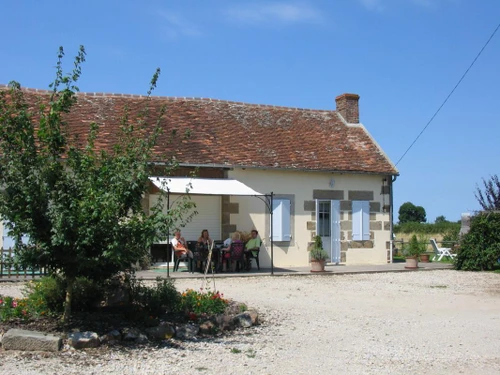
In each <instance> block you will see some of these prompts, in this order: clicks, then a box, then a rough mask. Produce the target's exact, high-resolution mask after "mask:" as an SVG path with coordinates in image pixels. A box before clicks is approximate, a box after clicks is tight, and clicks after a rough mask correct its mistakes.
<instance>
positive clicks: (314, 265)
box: [311, 260, 326, 272]
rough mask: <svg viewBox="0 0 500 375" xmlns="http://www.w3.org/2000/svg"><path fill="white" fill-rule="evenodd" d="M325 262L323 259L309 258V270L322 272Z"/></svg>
mask: <svg viewBox="0 0 500 375" xmlns="http://www.w3.org/2000/svg"><path fill="white" fill-rule="evenodd" d="M325 263H326V262H325V261H324V260H311V272H324V271H325Z"/></svg>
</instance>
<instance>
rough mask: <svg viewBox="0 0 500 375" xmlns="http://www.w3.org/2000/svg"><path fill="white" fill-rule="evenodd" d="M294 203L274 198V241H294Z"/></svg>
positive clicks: (285, 199)
mask: <svg viewBox="0 0 500 375" xmlns="http://www.w3.org/2000/svg"><path fill="white" fill-rule="evenodd" d="M291 207H292V201H291V200H290V199H287V198H273V222H272V225H273V226H272V229H273V230H272V232H271V233H272V236H273V241H282V242H283V241H291V239H292V225H291V223H292V220H291V219H292V218H291Z"/></svg>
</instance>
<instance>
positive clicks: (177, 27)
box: [155, 10, 201, 38]
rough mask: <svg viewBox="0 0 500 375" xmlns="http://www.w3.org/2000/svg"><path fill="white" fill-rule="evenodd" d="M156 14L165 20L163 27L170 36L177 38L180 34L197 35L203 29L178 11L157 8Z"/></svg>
mask: <svg viewBox="0 0 500 375" xmlns="http://www.w3.org/2000/svg"><path fill="white" fill-rule="evenodd" d="M155 14H156V15H157V16H159V17H160V18H161V20H162V21H163V22H164V24H162V25H161V28H162V29H163V30H164V32H165V34H166V36H167V37H169V38H177V37H179V36H191V37H196V36H200V35H201V31H200V30H199V28H198V27H197V26H195V25H194V24H192V23H191V22H189V21H188V20H186V19H185V18H184V17H182V16H181V15H180V14H178V13H174V12H167V11H164V10H157V11H156V12H155Z"/></svg>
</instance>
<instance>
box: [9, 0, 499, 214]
mask: <svg viewBox="0 0 500 375" xmlns="http://www.w3.org/2000/svg"><path fill="white" fill-rule="evenodd" d="M1 9H2V15H3V17H2V25H3V33H2V34H3V37H2V42H1V43H0V55H1V56H2V59H1V60H0V83H8V82H9V81H11V80H17V81H19V82H20V83H21V84H22V85H23V86H26V87H35V88H47V86H48V84H49V83H50V82H51V79H52V78H53V76H54V65H55V61H56V54H57V49H58V47H59V46H64V48H65V50H66V53H67V59H66V66H67V69H70V68H71V63H72V60H71V59H72V56H73V55H75V53H76V51H77V49H78V46H79V45H80V44H83V45H84V46H85V48H86V50H87V62H86V63H85V65H84V70H83V77H82V79H81V81H80V84H79V86H80V89H81V90H82V91H91V92H120V93H130V94H141V93H145V92H146V91H147V86H148V82H149V80H150V78H151V75H152V74H153V72H154V70H155V68H156V67H160V68H161V69H162V76H161V79H160V84H159V87H158V89H157V91H156V95H165V96H194V97H211V98H217V99H227V100H234V101H243V102H248V103H262V104H272V105H281V106H291V107H302V108H316V109H335V104H334V103H335V102H334V98H335V96H337V95H339V94H342V93H344V92H351V93H356V94H359V95H360V96H361V99H360V119H361V122H362V123H363V124H364V125H365V127H366V128H367V129H368V131H369V132H370V133H371V134H372V136H373V137H374V138H375V139H376V140H377V141H378V143H379V144H380V145H381V147H382V148H383V149H384V150H385V152H386V153H387V155H388V156H389V157H390V159H391V160H392V161H393V162H394V163H395V162H396V161H398V160H399V158H400V157H401V156H402V155H403V153H404V152H405V150H406V149H407V147H408V146H409V145H410V144H411V142H412V141H413V140H414V139H415V137H416V136H417V135H418V133H419V132H420V131H421V130H422V128H423V127H424V126H425V124H426V123H427V122H428V120H429V119H430V118H431V116H432V115H433V114H434V112H435V111H436V109H437V108H438V107H439V106H440V105H441V103H442V101H443V100H444V99H445V98H446V96H447V95H448V94H449V92H450V91H451V89H452V88H453V87H454V85H455V84H456V83H457V81H458V80H459V78H460V77H461V76H462V74H463V73H464V71H465V70H466V68H467V67H468V66H469V64H470V63H471V62H472V60H473V59H474V57H475V56H476V54H477V53H478V52H479V50H480V48H481V47H482V46H483V45H484V43H485V42H486V40H487V39H488V37H489V36H490V35H491V33H492V32H493V30H494V29H495V28H496V26H497V25H498V23H499V22H500V17H499V15H500V1H498V0H475V1H472V0H317V1H313V0H309V1H307V0H303V1H294V0H282V1H281V0H276V1H259V0H247V1H236V0H232V1H230V0H219V1H216V0H196V1H195V0H182V1H180V0H179V1H148V0H143V1H127V0H101V1H94V0H86V1H80V2H73V1H67V0H64V1H63V0H51V1H43V2H42V1H39V0H31V1H28V0H17V1H10V2H4V3H3V4H2V6H1ZM499 61H500V31H499V32H498V34H497V35H496V36H495V37H494V38H493V39H492V41H491V42H490V44H489V45H488V47H487V48H486V49H485V51H484V52H483V54H482V55H481V57H480V58H479V59H478V61H477V62H476V64H475V65H474V67H473V68H472V69H471V71H470V72H469V74H468V75H467V77H466V78H465V80H464V81H463V82H462V84H461V85H460V87H459V88H458V89H457V91H456V92H455V94H454V95H453V96H452V97H451V99H450V100H449V102H448V103H447V105H446V106H445V107H444V108H443V109H442V110H441V112H440V113H439V114H438V116H437V117H436V118H435V120H434V121H433V122H432V123H431V124H430V126H429V127H428V128H427V130H426V131H425V132H424V134H423V135H422V136H421V138H420V139H419V141H418V142H417V143H416V144H415V145H414V146H413V148H412V149H411V150H410V151H409V152H408V154H407V155H406V156H405V157H404V159H403V160H402V161H401V162H400V163H399V164H398V165H397V167H398V169H399V171H400V174H401V175H400V176H399V177H398V179H397V180H396V182H395V191H394V203H395V208H396V210H398V209H399V206H400V205H401V204H402V203H404V202H406V201H411V202H412V203H414V204H416V205H420V206H423V207H424V208H425V210H426V212H427V218H428V221H434V219H435V218H436V217H437V216H439V215H445V216H446V218H447V219H449V220H458V219H459V218H460V214H461V213H462V212H466V211H468V210H475V209H478V208H479V206H478V204H477V202H476V199H475V198H474V191H475V187H476V184H480V183H481V179H482V178H483V177H485V178H489V176H490V175H493V174H500V163H499V160H500V157H499V156H500V145H499V140H500V120H499V119H500V105H499V104H500V103H499V101H500V92H499V90H498V87H500V74H498V72H499V70H498V67H499ZM396 220H397V215H396Z"/></svg>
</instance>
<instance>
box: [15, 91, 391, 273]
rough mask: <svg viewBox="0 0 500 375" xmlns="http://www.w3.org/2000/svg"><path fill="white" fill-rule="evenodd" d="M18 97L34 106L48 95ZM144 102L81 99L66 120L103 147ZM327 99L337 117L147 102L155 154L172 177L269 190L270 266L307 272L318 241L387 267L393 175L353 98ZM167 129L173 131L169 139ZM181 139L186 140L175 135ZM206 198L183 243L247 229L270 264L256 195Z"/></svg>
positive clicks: (264, 215)
mask: <svg viewBox="0 0 500 375" xmlns="http://www.w3.org/2000/svg"><path fill="white" fill-rule="evenodd" d="M25 90H26V94H27V96H31V97H33V98H34V99H33V100H35V98H36V97H39V96H43V95H48V92H46V91H42V90H32V89H25ZM144 101H145V97H144V96H137V95H123V94H95V93H79V94H78V101H77V104H76V105H75V107H74V109H73V111H72V112H71V113H70V114H69V116H68V118H67V121H68V124H69V126H70V129H71V132H72V133H74V134H75V135H78V136H79V137H80V139H84V137H85V134H86V133H87V132H88V125H89V123H91V122H93V121H95V122H97V123H98V124H100V125H101V131H100V135H99V137H98V139H97V141H96V145H97V146H98V147H102V148H109V147H111V146H112V145H113V143H114V142H115V140H116V137H117V134H118V127H119V125H120V118H121V116H122V115H123V111H124V108H125V107H127V108H128V109H129V111H130V113H131V114H134V113H138V111H140V110H141V109H142V108H143V107H144ZM335 101H336V109H335V110H312V109H299V108H287V107H275V106H269V105H256V104H247V103H239V102H231V101H224V100H213V99H199V98H170V97H153V98H152V100H151V104H150V116H151V117H152V118H155V115H156V114H157V113H159V111H160V108H161V107H162V106H166V114H165V116H164V118H163V119H162V127H163V128H164V132H163V134H162V136H161V137H160V141H159V143H158V145H157V147H156V149H155V152H156V154H157V155H164V156H163V157H165V158H166V157H170V156H172V157H175V159H176V161H177V162H178V163H179V165H180V168H179V169H178V170H177V171H176V172H175V175H176V176H177V177H182V176H184V177H187V176H190V175H191V173H192V172H193V171H194V170H196V172H197V175H198V177H201V178H210V179H221V180H236V181H238V182H239V183H241V184H243V186H245V185H246V187H247V188H249V189H252V190H253V191H255V192H259V193H262V194H270V193H272V196H273V204H272V211H273V215H272V221H273V223H272V224H273V225H272V226H273V249H274V250H273V264H274V266H278V267H287V266H307V265H308V263H309V261H308V252H307V249H308V246H310V244H311V243H312V240H313V237H314V236H315V235H316V234H319V235H320V236H321V237H322V239H323V244H324V247H325V249H326V250H327V251H328V252H329V253H330V254H331V259H332V262H334V263H345V264H382V263H386V262H388V261H389V259H390V251H389V248H390V246H389V243H390V241H389V240H390V238H391V231H392V224H391V222H392V182H393V179H394V177H395V176H397V175H398V171H397V169H396V167H395V166H394V164H393V163H392V162H391V161H390V160H389V158H388V157H387V156H386V155H385V154H384V152H383V150H382V149H381V148H380V146H379V145H378V144H377V143H376V141H375V140H374V139H373V138H372V137H371V136H370V134H369V133H368V131H367V130H366V129H365V127H364V126H363V125H362V124H361V123H360V122H359V106H358V102H359V96H358V95H355V94H343V95H340V96H338V97H337V98H336V99H335ZM172 130H176V131H177V134H179V137H178V138H177V139H175V140H174V142H171V139H170V138H169V137H170V136H171V131H172ZM186 132H189V133H190V136H189V137H188V138H184V137H183V136H182V135H183V134H185V133H186ZM157 161H159V162H161V160H157ZM156 189H157V187H156V186H155V185H154V184H152V185H151V190H150V193H149V195H148V196H147V197H145V200H144V206H145V209H148V207H149V205H150V204H151V202H153V201H154V200H155V198H156V193H157V190H156ZM214 193H215V195H193V196H192V199H193V200H194V201H195V203H196V205H197V208H196V211H197V212H198V215H196V216H195V217H194V219H193V221H192V222H191V223H190V224H188V225H187V226H186V227H185V228H183V235H184V237H186V239H187V240H196V239H197V238H198V236H199V234H200V232H201V230H202V229H205V228H206V229H208V230H209V231H210V234H211V237H212V238H213V239H224V238H226V237H228V236H229V233H231V232H233V231H236V230H239V231H247V232H249V231H250V230H251V229H254V228H255V229H257V230H258V231H259V234H260V236H261V238H262V240H263V248H262V251H261V254H260V263H261V266H263V267H269V266H270V264H271V251H270V244H271V241H270V236H271V222H270V220H271V219H270V215H268V213H269V212H268V209H269V208H270V207H268V206H267V205H266V204H265V202H262V200H259V199H258V198H256V197H252V196H242V195H232V194H229V195H218V194H217V191H215V192H214ZM261 198H262V197H261ZM175 199H176V194H175V193H174V194H172V201H175ZM264 200H265V199H264Z"/></svg>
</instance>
